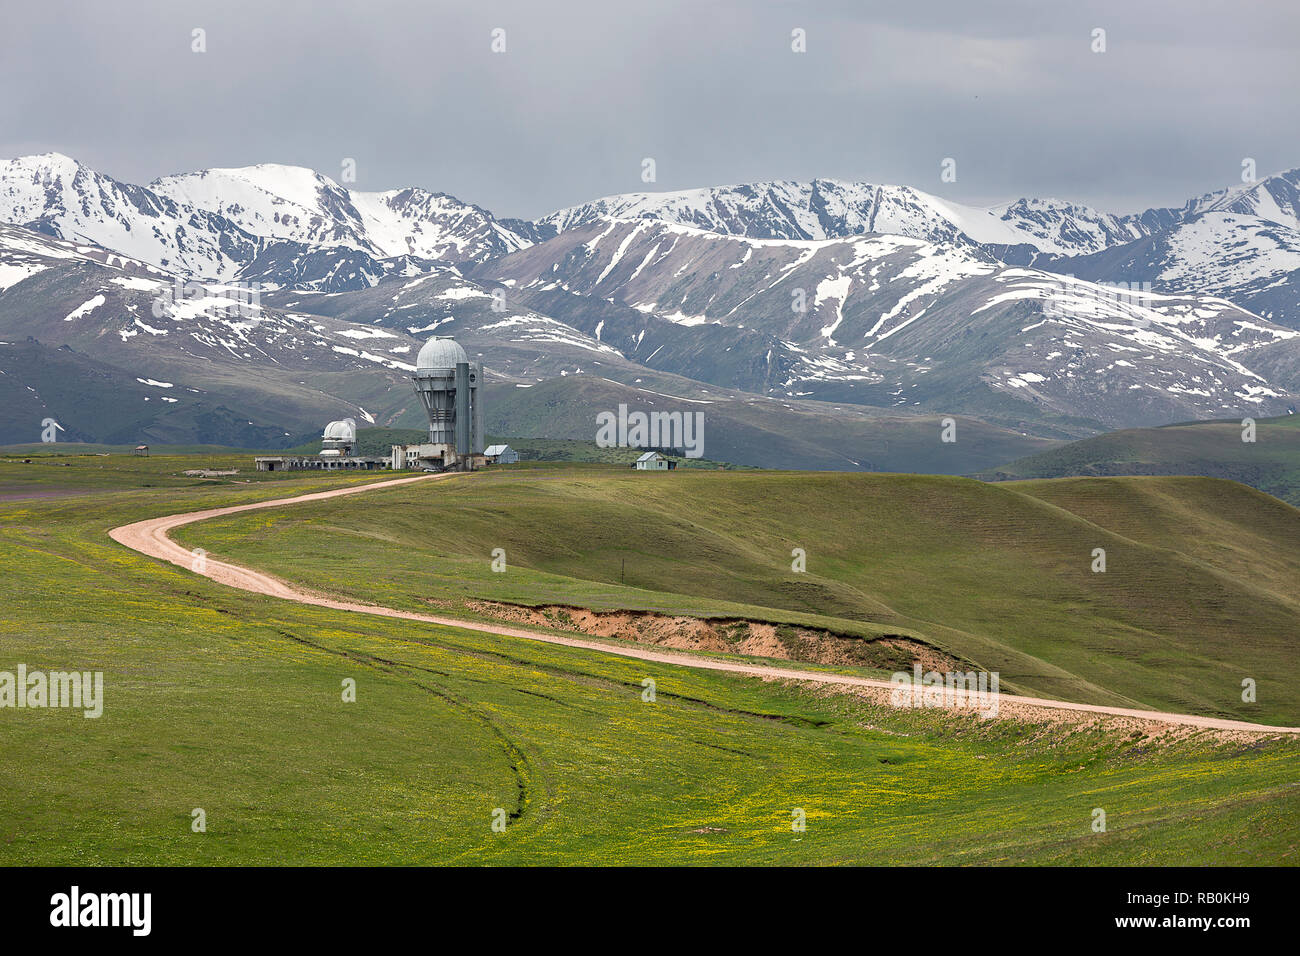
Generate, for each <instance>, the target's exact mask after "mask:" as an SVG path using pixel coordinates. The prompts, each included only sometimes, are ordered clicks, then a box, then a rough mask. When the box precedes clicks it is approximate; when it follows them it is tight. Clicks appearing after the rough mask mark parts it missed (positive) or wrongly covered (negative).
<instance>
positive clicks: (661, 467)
mask: <svg viewBox="0 0 1300 956" xmlns="http://www.w3.org/2000/svg"><path fill="white" fill-rule="evenodd" d="M632 467H633V468H635V469H636V470H637V471H672V470H673V469H674V468H676V467H677V462H675V461H673V460H672V459H671V458H668V457H667V456H665V455H661V454H660V453H659V452H657V451H648V452H646V453H645V454H644V455H642V456H641V457H640V458H638V459H637V460H636V463H635V464H634V465H633V466H632Z"/></svg>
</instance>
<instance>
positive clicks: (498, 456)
mask: <svg viewBox="0 0 1300 956" xmlns="http://www.w3.org/2000/svg"><path fill="white" fill-rule="evenodd" d="M483 457H484V458H486V459H487V460H488V461H489V462H492V463H493V464H497V465H514V464H517V463H518V461H519V452H517V451H515V450H514V449H513V448H511V447H510V446H509V445H488V446H487V448H484V449H483Z"/></svg>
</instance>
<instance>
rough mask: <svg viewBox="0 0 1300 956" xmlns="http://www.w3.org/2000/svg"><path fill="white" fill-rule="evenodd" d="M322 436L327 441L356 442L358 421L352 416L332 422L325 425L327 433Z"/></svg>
mask: <svg viewBox="0 0 1300 956" xmlns="http://www.w3.org/2000/svg"><path fill="white" fill-rule="evenodd" d="M321 438H322V439H324V440H325V441H346V442H354V441H356V440H357V423H356V421H355V420H354V419H351V418H345V419H343V420H342V421H339V422H330V423H329V424H328V425H326V426H325V434H323V435H321Z"/></svg>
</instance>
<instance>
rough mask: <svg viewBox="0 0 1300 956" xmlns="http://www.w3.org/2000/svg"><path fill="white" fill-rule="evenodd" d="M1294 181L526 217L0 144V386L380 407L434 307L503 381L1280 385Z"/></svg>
mask: <svg viewBox="0 0 1300 956" xmlns="http://www.w3.org/2000/svg"><path fill="white" fill-rule="evenodd" d="M1298 185H1300V171H1294V170H1293V171H1291V172H1289V173H1283V174H1279V175H1278V176H1273V177H1268V178H1267V179H1264V180H1261V181H1260V182H1258V183H1252V184H1243V185H1241V186H1239V187H1234V188H1232V189H1227V190H1221V191H1218V192H1215V193H1210V194H1207V195H1205V196H1202V197H1200V198H1198V199H1194V200H1190V201H1189V202H1188V203H1186V204H1185V205H1184V206H1182V207H1177V208H1164V209H1150V210H1147V211H1145V212H1143V213H1140V214H1134V215H1123V216H1116V215H1112V214H1109V213H1103V212H1099V211H1097V210H1095V209H1091V208H1089V207H1087V206H1084V205H1080V204H1075V203H1069V202H1064V201H1059V200H1051V199H1019V200H1016V201H1014V202H1010V203H1006V204H1002V205H999V206H994V207H989V208H975V207H972V206H968V205H962V204H958V203H954V202H950V201H948V200H946V199H942V198H940V197H938V196H936V195H933V194H930V193H927V192H923V191H921V190H917V189H913V188H911V187H906V186H886V185H873V184H865V183H844V182H836V181H831V180H815V181H812V182H809V183H796V182H769V183H756V184H749V185H738V186H726V187H716V188H708V189H698V190H687V191H680V192H670V193H633V194H627V195H622V196H611V197H606V198H605V199H601V200H597V201H595V202H592V203H587V204H584V205H581V206H576V207H572V208H570V209H566V210H561V211H560V212H557V213H554V214H552V215H550V216H547V217H544V218H543V219H540V220H538V221H536V222H522V221H518V220H506V219H497V218H495V217H494V216H493V215H492V214H491V213H489V212H487V211H486V210H484V209H482V208H480V207H477V206H474V205H471V204H468V203H464V202H461V201H460V200H458V199H455V198H454V197H451V196H447V195H445V194H441V193H433V192H428V191H425V190H421V189H398V190H391V191H388V192H361V191H355V190H350V189H347V188H345V187H343V186H341V185H340V184H338V183H337V182H335V181H333V180H331V179H330V178H328V177H326V176H322V175H320V174H318V173H316V172H314V171H312V170H308V169H303V168H300V167H292V166H278V165H269V164H264V165H258V166H250V167H245V168H240V169H210V170H206V171H203V172H199V173H192V174H184V175H177V176H168V177H164V178H162V179H159V180H156V181H155V182H153V183H151V184H150V185H149V186H133V185H129V184H125V183H121V182H118V181H116V180H114V179H112V178H111V177H107V176H104V175H102V174H100V173H97V172H95V171H93V170H90V169H88V168H86V167H84V166H82V165H80V164H79V163H77V162H75V161H74V160H72V159H69V158H67V157H64V156H60V155H57V154H46V155H44V156H37V157H24V158H21V159H17V160H12V161H8V162H0V342H5V343H9V344H10V345H11V346H13V344H14V343H16V342H26V341H27V338H28V337H29V336H30V337H31V340H32V341H31V342H28V343H27V345H25V346H24V348H26V349H27V350H28V352H31V353H32V354H31V355H28V354H27V353H24V355H25V358H23V359H22V360H21V361H20V360H18V359H14V360H13V362H12V363H11V369H12V371H8V372H5V374H8V375H12V376H13V379H11V380H7V381H6V380H4V379H0V385H3V386H5V387H6V388H8V387H9V386H12V385H13V384H14V380H16V379H18V378H21V377H22V374H23V373H22V368H23V367H24V366H23V362H24V361H28V360H31V361H37V360H38V359H39V360H40V361H46V362H47V366H48V368H50V369H51V370H53V369H56V368H62V369H63V370H64V371H63V372H60V373H56V372H55V371H51V372H50V373H49V375H48V376H47V377H46V378H45V379H44V380H43V382H44V384H42V385H41V388H44V389H46V390H48V389H50V388H54V387H55V386H54V385H53V384H52V383H54V382H62V381H63V380H64V379H65V377H66V375H70V374H72V372H73V370H74V369H75V370H76V372H77V374H78V375H80V374H82V373H85V374H86V375H90V379H88V380H92V379H93V380H96V381H98V380H103V381H109V380H112V381H114V382H118V383H119V384H120V383H121V382H122V381H125V382H126V383H127V384H126V385H124V386H122V387H124V388H127V389H128V390H129V391H131V393H132V394H135V392H134V390H135V389H136V386H137V385H138V384H139V383H140V382H149V381H166V382H172V383H175V384H184V385H185V387H187V388H193V389H195V390H196V392H195V393H194V394H208V395H209V396H212V395H220V396H221V405H222V408H223V409H224V411H223V412H221V414H217V415H216V417H213V414H215V413H214V412H213V411H212V409H211V408H210V407H209V406H205V408H204V409H199V408H197V407H193V408H190V409H189V411H190V412H193V413H194V414H195V415H197V416H199V417H197V418H194V417H192V418H185V416H184V415H181V414H180V413H179V410H178V409H175V408H173V409H170V411H168V413H167V414H166V415H164V416H162V418H158V419H157V421H158V422H162V421H164V419H165V420H166V421H167V422H171V423H172V424H171V425H168V426H166V428H163V426H162V425H158V424H156V423H155V425H150V426H149V428H151V429H153V430H152V431H150V434H153V435H158V434H163V433H167V434H179V433H181V432H183V430H184V428H187V427H188V428H192V429H193V433H192V434H191V435H190V436H189V437H190V439H191V440H192V439H194V438H200V437H201V435H202V428H204V427H206V426H203V425H201V424H199V421H200V418H201V419H202V421H207V422H216V421H220V422H222V423H223V424H222V425H221V429H223V431H222V434H227V435H229V434H232V433H233V434H238V435H241V436H243V439H244V440H250V436H257V437H258V438H259V440H266V439H267V436H272V435H280V434H282V431H283V429H282V431H281V432H276V431H275V430H274V429H275V428H276V427H278V426H276V425H275V424H274V422H275V421H276V420H278V419H276V415H279V414H280V413H279V412H276V411H275V410H274V409H275V408H276V405H277V403H279V404H281V405H283V406H284V409H285V410H284V412H283V416H282V417H283V418H284V420H285V421H290V422H292V423H294V427H297V424H300V423H301V422H302V421H303V420H304V419H305V416H306V415H307V414H309V412H308V409H310V408H311V407H312V406H313V404H316V405H319V403H320V402H321V401H322V396H326V398H325V399H324V401H326V403H334V404H332V405H331V407H337V405H338V404H339V403H341V404H342V405H343V406H344V408H346V413H347V414H353V415H355V416H357V417H361V418H365V417H366V416H367V415H372V414H373V415H374V416H377V420H386V419H385V416H389V417H391V416H396V415H401V414H406V412H407V411H409V407H410V402H409V395H408V394H407V393H406V392H405V385H406V382H405V377H406V375H407V374H408V373H409V369H408V368H407V367H406V366H407V362H408V361H409V356H410V352H411V349H412V347H413V346H415V345H416V344H417V343H418V342H419V340H420V339H422V338H423V337H426V336H427V335H428V334H430V333H431V332H433V331H435V330H437V331H441V332H451V333H454V334H456V336H457V337H458V339H461V340H462V341H463V343H464V344H465V345H466V347H467V348H469V349H471V351H472V352H473V353H474V354H475V355H476V356H478V357H481V358H482V359H483V360H484V361H485V363H486V364H487V365H488V367H489V368H491V369H493V371H494V374H495V375H496V376H497V381H498V382H499V383H504V387H513V386H515V385H518V386H521V387H534V386H537V385H539V384H540V383H542V382H544V381H546V380H548V379H556V378H560V379H563V378H565V377H569V378H577V377H583V376H595V377H596V379H597V380H603V381H605V382H617V383H621V384H622V385H623V386H625V387H635V388H638V389H642V390H646V391H648V393H649V394H655V392H656V390H659V391H664V390H667V391H670V392H672V393H674V394H678V395H683V394H687V393H689V394H691V395H693V396H695V400H699V401H713V400H714V399H713V398H704V397H701V396H707V395H710V394H716V392H717V390H718V389H723V390H731V391H730V394H731V395H732V396H733V398H734V396H736V395H747V396H749V398H746V399H745V401H750V400H757V398H759V397H761V398H762V399H763V400H764V401H779V402H783V403H797V402H800V401H804V400H807V401H809V402H811V403H812V404H813V405H814V406H815V405H816V402H815V401H814V400H822V401H825V402H831V403H838V404H837V406H835V407H837V408H839V407H844V406H852V407H855V408H860V409H874V410H876V412H881V411H888V413H889V414H893V415H897V414H924V413H930V414H934V413H939V412H943V413H949V412H955V413H958V414H962V413H965V414H973V415H979V416H982V417H983V418H984V419H985V420H986V421H988V422H992V423H995V424H996V425H998V426H999V427H1002V428H1004V429H1012V430H1014V431H1016V432H1032V433H1033V434H1036V435H1039V436H1050V437H1062V436H1076V435H1081V434H1089V433H1091V432H1094V431H1096V430H1098V429H1104V428H1112V427H1117V426H1129V425H1150V424H1162V423H1166V422H1170V421H1175V420H1187V419H1195V418H1205V417H1223V416H1225V415H1233V416H1235V415H1246V414H1252V415H1267V414H1277V413H1283V412H1286V411H1288V410H1290V409H1291V408H1293V407H1294V405H1295V404H1296V395H1297V393H1298V392H1300V334H1298V333H1297V332H1296V331H1295V328H1288V326H1293V327H1294V326H1300V221H1298V220H1297V209H1298V208H1300V189H1298V188H1297V187H1298ZM5 223H8V224H9V225H5ZM1104 283H1112V284H1114V283H1119V284H1121V285H1122V286H1123V288H1124V289H1125V290H1130V291H1120V292H1117V291H1116V290H1115V289H1114V288H1111V287H1109V286H1108V285H1106V284H1104ZM250 292H252V293H254V295H253V298H252V301H251V302H250V300H249V293H250ZM1247 309H1249V310H1250V311H1247ZM33 343H34V344H33ZM32 350H36V351H35V352H33V351H32ZM42 350H43V351H42ZM37 353H39V354H37ZM10 358H11V359H12V358H13V356H12V355H11V356H10ZM68 363H72V364H71V365H69V364H68ZM42 367H46V366H42ZM65 373H66V374H65ZM123 375H125V376H126V378H125V379H121V378H120V376H123ZM114 376H118V378H114ZM132 382H134V383H136V384H131V383H132ZM234 382H237V383H238V384H239V388H240V391H238V392H235V391H231V390H230V389H231V387H232V386H231V383H234ZM28 384H30V383H28ZM114 387H117V386H114ZM144 387H147V388H155V387H159V386H144ZM32 388H36V385H32ZM205 389H206V390H208V391H207V392H206V393H205V392H204V390H205ZM711 390H712V391H711ZM30 392H31V389H30V388H29V389H26V390H18V391H15V392H13V394H14V396H16V398H15V400H19V399H21V400H22V401H23V402H27V403H29V402H30ZM5 394H6V395H8V394H9V392H5ZM168 397H171V398H180V399H181V400H182V401H180V402H178V403H177V404H178V405H183V404H185V402H184V396H183V395H181V393H180V392H175V393H171V394H169V396H168ZM144 398H149V399H150V400H151V402H150V404H149V408H151V409H152V408H155V407H157V406H158V405H160V404H162V405H167V406H171V405H172V403H171V402H165V401H163V400H162V398H161V397H160V396H156V395H152V393H145V394H144V395H143V396H142V398H141V400H142V401H143V399H144ZM133 400H134V399H133ZM194 401H195V402H196V403H197V402H198V400H197V399H196V400H194ZM205 401H210V399H209V400H205ZM351 406H357V407H362V406H364V408H365V409H366V411H364V413H362V412H359V411H357V410H356V408H354V407H351ZM831 407H832V406H826V408H828V409H829V408H831ZM340 411H342V409H340ZM811 414H819V413H818V412H812V413H811ZM204 416H206V417H204ZM146 420H147V421H154V419H153V418H148V417H146V418H140V417H139V416H135V417H132V418H131V422H133V423H135V424H133V425H132V427H137V426H140V422H143V421H146ZM177 423H183V424H177ZM241 423H242V424H241ZM122 427H126V426H125V425H123V426H122ZM140 427H144V426H140ZM250 428H251V429H253V430H252V431H249V430H248V429H250ZM266 428H270V429H272V430H271V431H269V432H268V431H265V429H266ZM159 429H162V431H159ZM168 429H170V430H168ZM241 429H243V430H242V431H241ZM258 429H262V430H258ZM232 430H233V432H232Z"/></svg>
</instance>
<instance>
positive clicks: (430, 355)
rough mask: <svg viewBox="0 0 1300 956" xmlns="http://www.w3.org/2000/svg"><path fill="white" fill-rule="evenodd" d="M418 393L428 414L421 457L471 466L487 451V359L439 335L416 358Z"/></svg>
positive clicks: (450, 466) (445, 464)
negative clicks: (474, 358) (473, 358)
mask: <svg viewBox="0 0 1300 956" xmlns="http://www.w3.org/2000/svg"><path fill="white" fill-rule="evenodd" d="M413 381H414V382H415V393H416V394H417V395H419V396H420V403H421V404H422V405H423V406H424V411H425V414H427V415H428V416H429V443H428V445H422V446H420V448H421V451H420V454H419V457H420V459H422V460H423V461H426V462H429V464H431V465H434V466H435V467H441V468H443V469H453V468H458V469H469V468H472V467H473V458H474V456H482V454H483V400H482V394H483V392H482V388H481V387H480V386H481V385H482V383H483V365H482V363H481V362H470V360H469V356H468V355H466V354H465V350H464V349H463V348H461V347H460V346H459V345H457V344H456V342H455V341H454V340H453V339H452V338H451V337H450V336H446V335H435V336H434V337H433V338H431V339H429V341H428V342H426V343H425V344H424V347H423V348H422V349H420V355H419V357H418V358H417V359H416V360H415V376H414V378H413Z"/></svg>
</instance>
